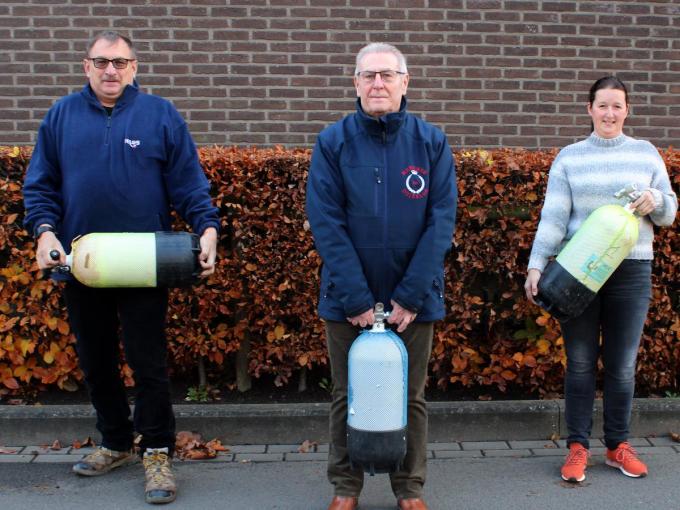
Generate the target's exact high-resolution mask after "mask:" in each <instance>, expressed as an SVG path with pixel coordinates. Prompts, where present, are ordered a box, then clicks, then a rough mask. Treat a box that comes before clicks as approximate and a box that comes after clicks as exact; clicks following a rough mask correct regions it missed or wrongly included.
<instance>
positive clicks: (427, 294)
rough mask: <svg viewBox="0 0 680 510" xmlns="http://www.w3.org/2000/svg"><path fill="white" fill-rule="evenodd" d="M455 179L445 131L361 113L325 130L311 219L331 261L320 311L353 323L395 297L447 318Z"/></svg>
mask: <svg viewBox="0 0 680 510" xmlns="http://www.w3.org/2000/svg"><path fill="white" fill-rule="evenodd" d="M456 205H457V188H456V174H455V167H454V161H453V156H452V154H451V149H450V147H449V144H448V143H447V141H446V136H445V135H444V133H442V132H441V131H440V130H439V129H437V128H435V127H434V126H432V125H430V124H428V123H426V122H424V121H423V120H421V119H419V118H417V117H415V116H414V115H411V114H409V113H407V112H406V99H403V100H402V104H401V109H400V111H399V112H395V113H390V114H388V115H385V116H383V117H381V118H380V119H374V118H373V117H370V116H369V115H367V114H365V113H364V112H363V110H362V109H361V105H360V103H359V101H357V112H356V113H354V114H352V115H349V116H347V117H345V118H344V119H342V120H340V121H339V122H337V123H335V124H333V125H331V126H329V127H328V128H326V129H325V130H323V131H322V132H321V133H320V134H319V136H318V139H317V142H316V147H315V148H314V152H313V153H312V162H311V167H310V171H309V180H308V182H307V215H308V217H309V223H310V225H311V229H312V233H313V234H314V240H315V243H316V247H317V249H318V251H319V253H320V254H321V257H322V259H323V262H324V264H323V269H322V274H321V296H320V298H319V315H320V316H321V317H322V318H324V319H328V320H336V321H345V320H346V318H347V317H353V316H356V315H358V314H361V313H363V312H365V311H366V310H368V309H369V308H372V307H373V306H374V305H375V303H376V302H377V301H380V302H382V303H384V304H385V307H386V309H388V310H389V309H391V305H390V300H394V301H395V302H397V303H399V304H400V305H401V306H403V307H404V308H406V309H409V310H411V311H414V312H417V313H418V315H417V318H416V321H419V322H426V321H433V320H437V319H441V318H443V317H444V296H443V292H444V257H445V256H446V254H447V253H448V251H449V250H450V249H451V243H452V236H453V228H454V224H455V217H456Z"/></svg>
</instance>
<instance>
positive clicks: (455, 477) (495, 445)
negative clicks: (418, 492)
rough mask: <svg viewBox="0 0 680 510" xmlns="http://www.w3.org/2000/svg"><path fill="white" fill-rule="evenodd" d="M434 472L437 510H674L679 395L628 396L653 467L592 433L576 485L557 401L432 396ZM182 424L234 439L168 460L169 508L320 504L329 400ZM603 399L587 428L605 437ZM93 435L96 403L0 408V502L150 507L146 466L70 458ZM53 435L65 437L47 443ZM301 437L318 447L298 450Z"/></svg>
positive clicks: (374, 481) (247, 409)
mask: <svg viewBox="0 0 680 510" xmlns="http://www.w3.org/2000/svg"><path fill="white" fill-rule="evenodd" d="M429 409H430V437H429V439H430V441H431V442H430V443H429V447H428V451H429V453H428V455H429V461H428V473H429V474H428V481H427V484H426V491H425V496H426V499H427V501H428V503H429V504H430V508H431V510H453V509H456V510H461V509H463V510H466V509H470V510H472V509H474V510H478V509H480V508H483V509H485V510H495V509H498V510H515V509H517V510H532V509H537V510H538V509H541V510H545V509H548V510H551V509H555V510H580V509H584V510H585V509H588V510H590V509H596V508H600V507H602V508H625V509H626V510H628V509H631V510H636V509H645V510H649V509H651V510H657V509H658V510H667V509H669V510H678V509H680V443H676V442H674V441H673V440H672V439H671V437H670V436H669V433H670V432H680V400H678V399H636V400H635V403H634V410H633V419H632V424H631V432H632V435H633V436H634V438H633V439H632V440H631V442H632V443H633V445H634V446H635V447H636V449H637V450H638V452H639V453H640V455H641V456H642V458H643V459H644V460H645V461H646V462H647V463H648V465H649V468H650V476H648V477H647V478H645V479H630V478H627V477H625V476H623V475H622V474H621V473H620V472H619V471H618V470H616V469H612V468H610V467H608V466H606V465H605V464H604V445H603V444H602V443H601V441H599V440H597V439H594V440H593V445H592V449H591V451H592V454H593V455H592V458H591V464H592V465H591V467H590V468H589V469H588V478H587V479H586V481H585V482H584V483H582V484H577V485H572V484H567V483H566V482H562V481H561V479H560V478H559V468H560V466H561V463H562V460H563V458H564V456H565V455H566V448H565V444H564V441H563V440H562V439H558V438H559V437H563V436H564V435H565V430H566V428H565V425H564V405H563V402H562V401H495V402H438V403H430V404H429ZM175 410H176V413H177V416H178V430H195V431H198V432H200V433H201V434H202V435H203V437H204V439H212V438H213V437H217V438H219V439H221V440H222V443H223V444H225V445H227V446H229V448H230V451H228V452H225V453H221V454H220V455H219V456H218V458H217V459H213V460H209V461H190V462H189V461H187V462H182V461H176V462H175V466H176V473H177V477H178V483H179V491H180V492H179V496H178V499H177V501H176V502H175V503H174V504H172V505H171V506H170V507H169V508H182V509H184V508H187V509H204V508H206V507H208V508H209V507H218V508H225V509H238V510H267V509H272V510H274V509H276V510H287V509H291V510H292V509H296V510H297V509H304V510H315V509H320V510H325V509H326V506H327V504H328V501H329V500H330V497H331V494H332V491H331V487H330V485H329V484H328V482H327V481H326V475H325V460H326V455H327V451H328V445H327V444H326V443H327V440H328V439H327V428H328V427H327V420H328V405H327V404H286V405H277V404H268V405H231V406H229V405H214V404H209V405H180V406H176V407H175ZM601 429H602V425H601V402H599V401H598V402H597V403H596V406H595V423H594V427H593V432H594V437H599V436H601ZM88 436H92V437H93V438H95V440H98V434H97V433H96V431H95V429H94V413H93V411H92V409H91V408H90V406H35V407H32V406H0V447H1V448H0V451H2V452H4V453H0V509H2V510H15V509H16V510H19V509H21V510H23V509H37V510H39V509H49V510H62V509H63V510H67V509H68V510H78V509H87V510H90V509H91V508H92V507H97V508H101V509H118V508H120V509H135V508H147V509H148V508H149V506H148V505H146V504H145V503H144V501H143V473H142V468H141V465H140V464H137V465H133V466H129V467H126V468H122V469H120V470H118V471H115V472H113V473H110V474H108V475H106V476H103V477H97V478H95V479H90V478H80V477H77V476H75V475H73V474H72V473H71V471H70V469H71V464H72V463H73V462H74V461H76V460H78V459H79V458H81V457H82V456H83V455H84V454H86V453H87V452H88V450H86V449H79V450H77V449H74V448H72V447H71V446H69V445H71V443H72V442H73V441H74V440H80V441H82V440H84V439H85V438H86V437H88ZM55 439H59V440H60V441H61V443H62V444H63V445H64V446H65V448H62V449H60V450H51V449H50V448H49V447H47V446H46V445H51V444H52V443H53V442H54V440H55ZM304 440H309V441H315V442H318V443H319V446H318V448H317V449H316V451H313V452H309V453H300V452H298V447H299V445H300V444H301V443H302V441H304ZM360 502H361V506H360V508H361V510H386V509H392V510H393V509H394V508H395V506H394V497H393V496H392V493H391V490H390V487H389V479H388V478H387V477H386V476H385V475H377V476H375V477H367V478H366V483H365V487H364V492H363V493H362V498H361V501H360Z"/></svg>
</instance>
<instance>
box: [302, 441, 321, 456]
mask: <svg viewBox="0 0 680 510" xmlns="http://www.w3.org/2000/svg"><path fill="white" fill-rule="evenodd" d="M318 448H319V443H317V442H316V441H310V440H309V439H305V440H304V441H303V442H302V444H301V445H300V446H298V452H299V453H309V452H316V451H317V449H318Z"/></svg>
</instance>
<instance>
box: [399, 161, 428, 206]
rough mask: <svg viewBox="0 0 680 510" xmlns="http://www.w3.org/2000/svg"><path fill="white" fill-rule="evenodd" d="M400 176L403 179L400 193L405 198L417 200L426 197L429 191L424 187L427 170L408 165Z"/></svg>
mask: <svg viewBox="0 0 680 510" xmlns="http://www.w3.org/2000/svg"><path fill="white" fill-rule="evenodd" d="M401 175H403V176H404V177H405V180H404V186H405V187H404V188H402V190H401V192H402V194H403V195H404V196H406V197H407V198H410V199H413V200H418V199H419V198H423V197H426V196H427V192H428V191H429V190H428V189H427V188H426V187H425V184H426V183H425V177H424V176H426V175H427V170H425V169H424V168H420V167H417V166H413V165H409V166H408V167H406V168H404V169H403V170H402V171H401Z"/></svg>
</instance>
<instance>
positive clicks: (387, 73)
mask: <svg viewBox="0 0 680 510" xmlns="http://www.w3.org/2000/svg"><path fill="white" fill-rule="evenodd" d="M403 74H406V73H405V72H403V71H394V70H392V69H385V70H383V71H359V72H358V73H357V74H356V76H357V78H359V80H361V82H362V83H365V84H369V83H373V82H374V81H375V77H376V76H377V75H380V79H381V80H382V81H383V83H394V82H396V81H397V78H398V77H399V76H400V75H403Z"/></svg>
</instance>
